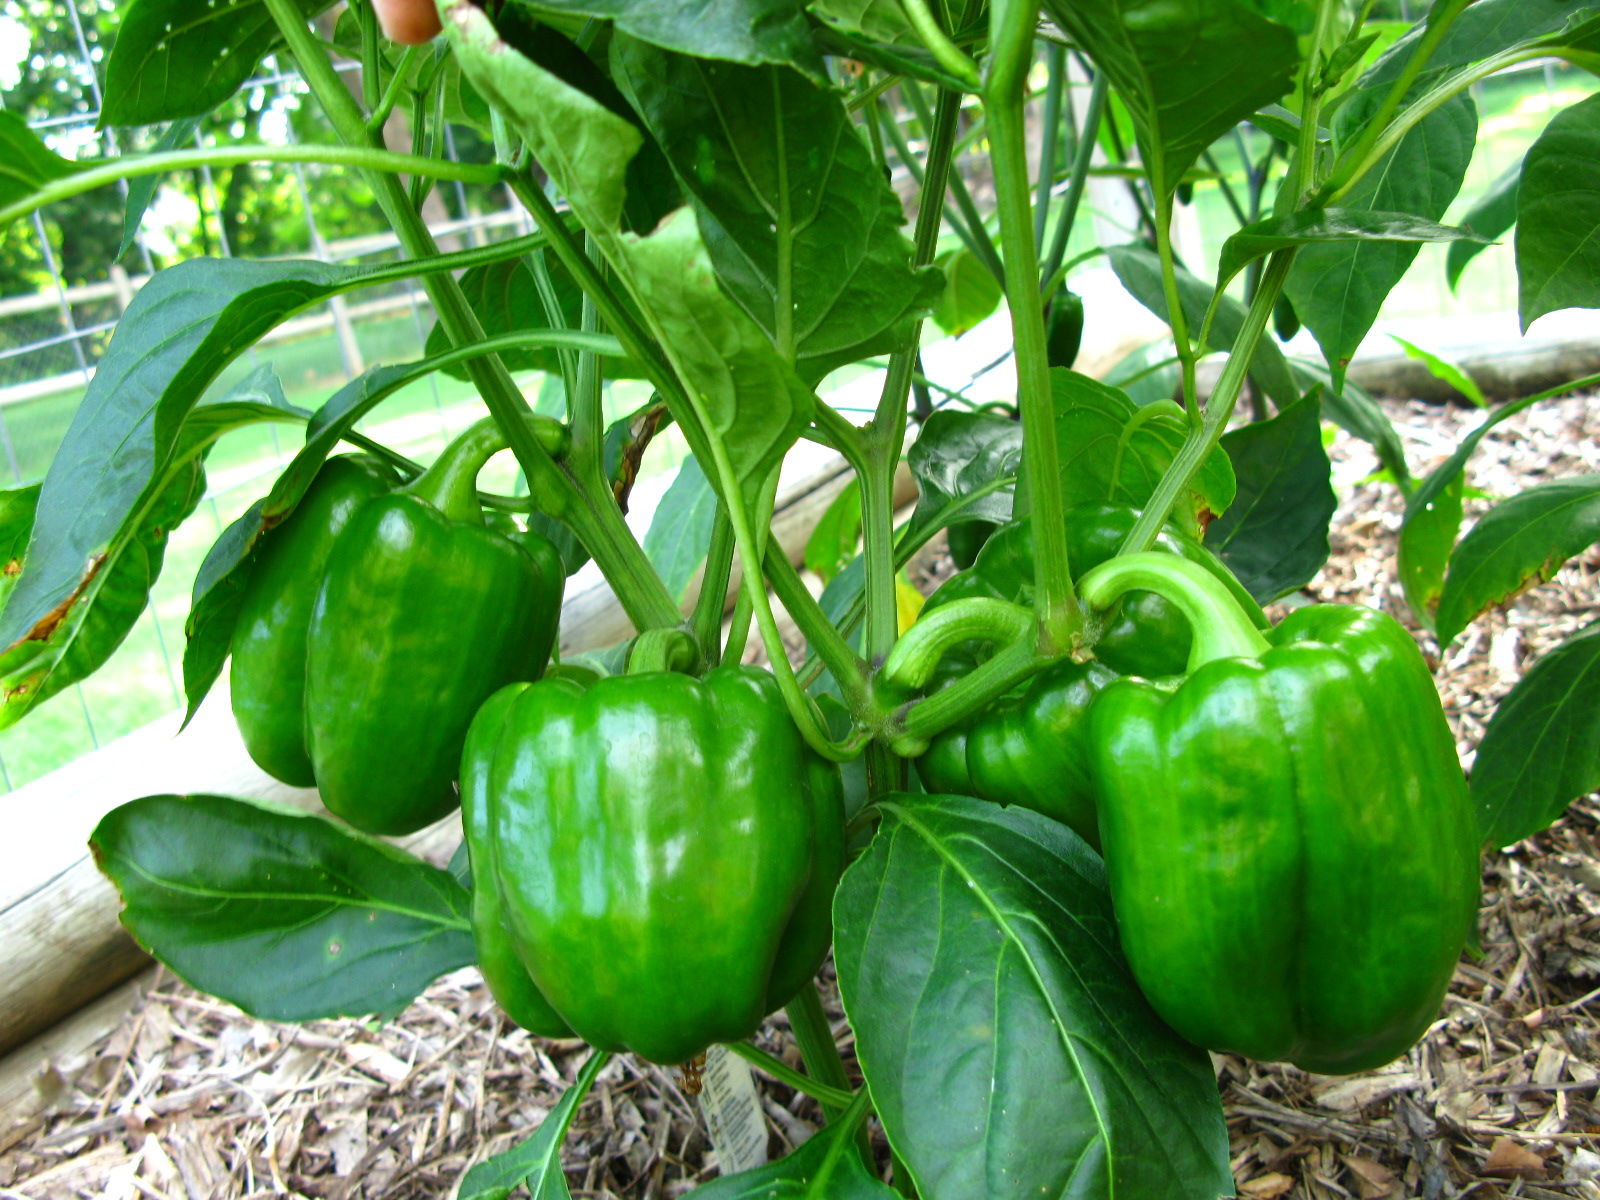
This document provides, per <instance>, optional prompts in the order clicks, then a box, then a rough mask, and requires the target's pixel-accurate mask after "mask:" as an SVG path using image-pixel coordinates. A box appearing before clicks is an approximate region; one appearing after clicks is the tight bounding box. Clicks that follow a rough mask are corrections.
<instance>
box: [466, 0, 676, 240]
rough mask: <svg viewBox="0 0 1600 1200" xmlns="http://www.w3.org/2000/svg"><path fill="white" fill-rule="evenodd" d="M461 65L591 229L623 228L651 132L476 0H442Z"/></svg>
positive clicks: (615, 229) (593, 230)
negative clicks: (529, 49)
mask: <svg viewBox="0 0 1600 1200" xmlns="http://www.w3.org/2000/svg"><path fill="white" fill-rule="evenodd" d="M439 15H440V17H441V18H442V19H443V21H444V28H445V32H446V33H447V34H448V35H449V37H450V44H451V46H452V47H454V49H455V53H456V58H457V59H458V60H459V61H460V63H461V70H462V72H463V73H464V74H465V75H466V76H467V78H468V79H469V80H470V81H471V82H472V84H473V86H474V87H476V88H477V89H478V91H479V92H481V93H482V94H483V96H484V97H485V98H486V99H487V100H488V101H489V102H490V103H491V104H493V105H494V106H495V107H497V108H499V109H500V111H501V112H503V113H504V114H505V115H506V118H507V120H508V121H510V123H511V124H512V126H513V127H514V128H515V129H516V130H517V132H518V133H520V134H521V135H522V137H523V140H524V141H526V142H527V143H528V149H529V151H530V152H531V153H532V154H533V157H534V159H535V161H537V162H538V164H539V165H540V166H541V167H542V168H544V170H545V171H546V172H548V173H549V175H550V177H551V178H552V179H553V180H554V181H555V183H556V186H557V187H558V188H559V189H560V190H561V194H562V195H564V196H565V197H566V198H567V202H568V203H569V204H571V205H572V210H573V211H574V212H575V213H577V214H578V219H579V220H581V221H582V222H583V225H584V227H585V228H586V229H588V230H590V231H591V232H593V233H597V234H600V233H615V232H617V231H619V230H620V229H621V228H622V224H623V210H624V205H625V201H626V196H627V184H626V178H627V171H628V164H629V163H630V162H631V161H632V160H633V158H634V156H635V155H637V154H638V153H639V151H640V149H641V148H642V147H643V146H644V142H645V139H644V134H643V133H642V132H641V131H640V130H639V129H638V128H637V127H636V126H635V125H634V124H633V122H631V121H629V120H627V119H626V118H624V117H622V116H619V115H618V114H617V113H616V112H614V111H612V110H611V109H610V108H609V107H607V106H606V105H605V104H603V103H602V102H601V101H599V100H597V99H595V98H594V97H593V96H590V95H589V94H588V93H587V92H584V91H583V90H581V89H580V88H577V87H575V86H573V85H572V84H570V83H567V82H565V81H564V80H562V79H561V78H560V77H558V76H557V75H555V74H553V73H552V72H551V71H549V70H547V69H545V68H544V67H542V66H539V65H537V64H535V63H534V62H533V61H532V60H531V59H529V58H528V57H527V56H526V55H524V54H522V53H521V52H520V51H519V50H517V49H516V48H515V47H513V46H511V45H510V44H508V43H507V42H506V41H505V40H504V39H502V38H501V36H500V34H499V33H498V32H497V31H496V29H495V27H494V25H493V24H492V23H491V22H490V20H489V17H488V14H487V13H485V12H484V11H483V10H482V9H481V8H479V7H478V6H477V5H475V4H473V3H472V2H471V0H439Z"/></svg>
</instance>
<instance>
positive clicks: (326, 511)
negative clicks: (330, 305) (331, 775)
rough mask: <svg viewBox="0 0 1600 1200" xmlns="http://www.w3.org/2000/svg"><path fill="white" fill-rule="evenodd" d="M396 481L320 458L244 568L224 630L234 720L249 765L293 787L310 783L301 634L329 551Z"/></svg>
mask: <svg viewBox="0 0 1600 1200" xmlns="http://www.w3.org/2000/svg"><path fill="white" fill-rule="evenodd" d="M399 482H400V478H399V476H397V475H396V474H395V473H394V472H393V471H391V470H390V469H389V468H388V467H386V466H384V465H383V464H381V463H379V462H377V461H376V460H373V459H368V458H363V457H359V456H352V457H341V458H332V459H329V460H328V461H327V462H326V463H324V464H323V466H322V470H320V471H318V472H317V477H316V479H315V480H313V481H312V483H311V486H310V487H309V488H308V489H306V494H305V495H304V496H303V497H302V498H301V500H300V503H299V504H298V505H297V506H296V508H295V510H294V512H292V513H291V514H290V515H289V518H288V519H287V520H286V521H284V522H283V524H281V525H279V526H278V527H277V528H276V529H274V530H273V531H272V532H271V533H269V534H268V535H267V537H266V542H265V544H264V545H263V546H262V548H261V549H260V550H259V551H258V552H257V554H256V561H255V563H254V565H253V566H252V567H251V569H250V579H249V582H248V583H247V584H246V585H245V589H244V596H243V598H242V600H241V602H240V607H239V618H238V622H237V624H235V625H234V628H233V667H232V670H231V673H230V676H229V688H230V691H231V693H232V701H233V716H234V720H235V721H237V722H238V725H239V733H240V734H241V736H242V737H243V738H244V746H245V749H246V750H247V751H249V753H250V757H251V758H252V759H254V760H255V762H256V765H257V766H259V767H260V768H261V769H262V770H263V771H265V772H266V773H267V774H268V775H271V776H272V777H273V778H274V779H281V780H282V781H283V782H284V783H291V784H293V785H294V786H295V787H310V786H311V785H312V784H313V783H314V782H315V777H314V776H313V774H312V770H311V755H310V753H309V751H307V749H306V722H305V691H306V630H307V628H308V627H309V626H310V623H311V606H312V603H313V602H314V601H315V600H316V598H317V589H318V588H319V587H320V586H321V585H322V572H323V570H324V569H325V568H326V567H327V565H328V554H329V552H330V551H331V550H332V549H333V544H334V541H335V540H336V539H337V538H338V536H339V534H340V533H342V532H343V531H344V527H345V526H346V525H347V524H349V522H350V518H351V517H352V516H354V515H355V512H356V510H357V509H358V508H360V507H361V506H362V505H363V504H365V503H366V502H367V501H368V500H371V499H373V498H374V497H376V496H380V495H382V494H383V493H385V492H387V491H388V490H389V489H390V488H392V487H395V486H396V485H398V484H399Z"/></svg>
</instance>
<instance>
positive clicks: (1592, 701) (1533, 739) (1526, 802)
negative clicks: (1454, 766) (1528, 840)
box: [1472, 621, 1600, 846]
mask: <svg viewBox="0 0 1600 1200" xmlns="http://www.w3.org/2000/svg"><path fill="white" fill-rule="evenodd" d="M1597 787H1600V621H1594V622H1591V623H1590V624H1589V625H1587V626H1585V627H1584V628H1583V629H1581V630H1579V631H1578V632H1577V633H1575V634H1573V635H1572V636H1571V637H1569V638H1567V640H1566V641H1564V642H1562V643H1561V645H1559V646H1557V647H1556V648H1555V649H1554V650H1552V651H1550V652H1549V653H1548V654H1546V655H1545V656H1544V657H1543V658H1541V659H1540V660H1539V661H1538V662H1536V663H1534V664H1533V667H1532V669H1531V670H1529V672H1528V673H1527V674H1526V675H1524V676H1523V677H1522V679H1521V681H1520V682H1519V683H1518V684H1517V686H1516V687H1514V688H1512V689H1511V694H1510V695H1508V696H1507V697H1506V698H1505V699H1504V700H1502V701H1501V702H1500V706H1499V708H1497V709H1496V710H1495V714H1494V719H1493V720H1491V721H1490V722H1489V728H1488V730H1487V731H1486V732H1485V733H1484V735H1483V742H1482V743H1481V744H1480V745H1479V747H1478V756H1477V759H1476V760H1475V761H1474V763H1473V767H1472V799H1473V803H1474V804H1476V805H1477V809H1478V828H1479V829H1480V830H1482V832H1483V840H1484V843H1485V844H1486V845H1490V846H1509V845H1511V844H1512V843H1513V842H1517V841H1521V840H1522V839H1523V838H1525V837H1528V836H1530V835H1532V834H1535V833H1538V832H1539V831H1540V830H1541V829H1544V828H1546V827H1547V826H1548V825H1549V824H1550V823H1551V822H1552V821H1554V820H1556V818H1558V817H1559V816H1561V814H1562V813H1563V812H1565V811H1566V808H1567V805H1569V804H1571V803H1572V801H1574V800H1576V799H1577V798H1578V797H1579V796H1582V795H1585V794H1586V793H1588V792H1592V791H1594V789H1595V788H1597Z"/></svg>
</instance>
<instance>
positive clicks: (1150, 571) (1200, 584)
mask: <svg viewBox="0 0 1600 1200" xmlns="http://www.w3.org/2000/svg"><path fill="white" fill-rule="evenodd" d="M1132 591H1143V592H1154V593H1156V595H1158V596H1161V597H1162V598H1163V599H1166V600H1170V601H1171V602H1172V603H1173V604H1175V605H1177V606H1178V608H1179V610H1180V611H1181V612H1182V613H1183V615H1184V616H1186V617H1188V618H1189V624H1190V625H1191V626H1192V627H1193V629H1194V648H1193V649H1192V650H1190V651H1189V673H1190V674H1191V675H1192V674H1194V673H1195V672H1196V671H1198V670H1199V669H1200V668H1201V667H1203V666H1205V665H1206V664H1207V663H1208V662H1214V661H1215V660H1217V659H1219V658H1260V657H1261V656H1262V655H1263V654H1265V653H1266V652H1267V651H1268V650H1270V649H1271V648H1272V644H1271V643H1270V642H1268V641H1267V639H1266V638H1264V637H1262V636H1261V631H1260V630H1259V629H1257V628H1256V626H1255V623H1254V622H1253V621H1251V619H1250V618H1249V616H1248V615H1247V614H1246V613H1245V611H1244V609H1243V608H1242V607H1240V605H1239V601H1238V600H1236V599H1235V598H1234V597H1233V595H1232V594H1231V593H1230V592H1229V591H1228V587H1227V585H1226V584H1225V583H1223V582H1222V580H1220V579H1218V578H1217V577H1216V576H1215V575H1213V574H1211V572H1210V571H1207V570H1206V569H1205V568H1204V567H1202V566H1200V565H1199V564H1197V563H1192V562H1189V561H1188V560H1187V559H1183V558H1179V557H1178V556H1177V555H1175V554H1161V553H1158V552H1156V551H1153V550H1146V551H1143V552H1141V553H1139V554H1125V555H1122V556H1120V557H1118V558H1113V559H1111V560H1110V561H1108V562H1104V563H1101V564H1100V565H1099V566H1098V567H1096V568H1095V569H1094V570H1092V571H1089V572H1088V573H1086V574H1085V575H1084V576H1083V578H1082V579H1080V580H1079V581H1078V594H1079V595H1080V596H1081V597H1082V598H1083V602H1084V603H1085V604H1087V605H1088V606H1089V607H1090V608H1093V609H1096V610H1103V609H1106V608H1109V607H1110V606H1111V605H1112V604H1113V603H1115V602H1116V600H1117V599H1118V598H1119V597H1121V596H1122V595H1123V594H1124V593H1125V592H1132Z"/></svg>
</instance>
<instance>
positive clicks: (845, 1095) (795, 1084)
mask: <svg viewBox="0 0 1600 1200" xmlns="http://www.w3.org/2000/svg"><path fill="white" fill-rule="evenodd" d="M727 1047H728V1049H729V1050H731V1051H732V1052H733V1053H735V1054H737V1055H738V1056H739V1057H740V1058H742V1059H744V1060H745V1062H747V1063H749V1064H750V1065H751V1066H752V1067H754V1068H755V1069H756V1070H758V1071H760V1072H762V1073H763V1074H765V1075H770V1076H772V1078H774V1079H776V1080H777V1081H778V1082H779V1083H786V1084H788V1085H789V1086H790V1087H792V1088H793V1089H794V1090H795V1091H797V1092H800V1093H802V1094H803V1095H806V1096H810V1097H811V1098H812V1099H813V1100H816V1101H818V1102H819V1103H822V1104H825V1105H827V1106H828V1108H829V1109H830V1110H837V1111H839V1112H841V1113H842V1112H843V1111H844V1110H845V1109H846V1108H848V1107H849V1106H850V1104H851V1102H852V1101H854V1100H855V1098H856V1097H855V1093H854V1092H851V1091H848V1090H842V1089H840V1088H834V1087H829V1086H828V1085H827V1084H825V1083H822V1082H820V1081H818V1080H815V1079H812V1078H811V1077H810V1076H809V1075H802V1074H801V1073H800V1072H799V1071H796V1070H795V1069H794V1068H793V1067H791V1066H790V1065H789V1064H788V1063H786V1062H784V1061H783V1060H782V1059H781V1058H776V1057H774V1056H773V1055H771V1054H768V1053H767V1052H766V1051H765V1050H762V1049H761V1048H760V1047H758V1046H752V1045H751V1044H750V1043H749V1042H728V1043H727Z"/></svg>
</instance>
